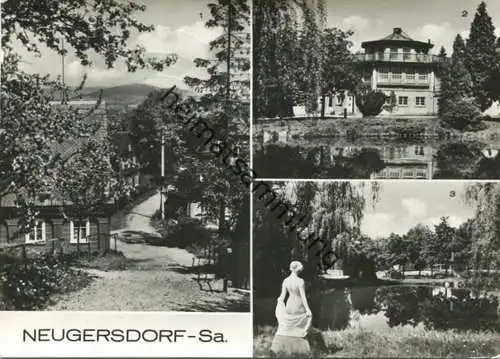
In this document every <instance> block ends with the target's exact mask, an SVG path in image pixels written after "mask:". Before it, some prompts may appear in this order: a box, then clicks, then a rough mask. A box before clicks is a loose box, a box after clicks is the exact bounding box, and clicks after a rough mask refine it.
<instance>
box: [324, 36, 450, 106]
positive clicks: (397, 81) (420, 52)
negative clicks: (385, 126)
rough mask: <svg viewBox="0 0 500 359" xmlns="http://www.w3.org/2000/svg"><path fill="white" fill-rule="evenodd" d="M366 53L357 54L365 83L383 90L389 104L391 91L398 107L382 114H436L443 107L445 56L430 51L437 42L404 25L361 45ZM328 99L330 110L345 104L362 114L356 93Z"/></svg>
mask: <svg viewBox="0 0 500 359" xmlns="http://www.w3.org/2000/svg"><path fill="white" fill-rule="evenodd" d="M361 47H362V48H363V49H364V52H362V53H358V54H356V55H355V56H356V58H357V60H358V62H359V66H360V67H359V68H360V71H361V72H362V79H363V82H364V83H365V84H367V85H369V86H370V87H371V89H372V90H380V91H383V92H384V93H385V95H386V99H387V103H386V104H387V105H389V104H390V96H391V92H392V91H394V94H395V95H396V106H395V107H394V108H392V110H391V111H383V113H382V114H385V115H392V116H399V115H410V116H435V115H437V113H438V107H439V91H440V80H439V76H438V71H437V70H438V68H439V64H440V63H441V62H443V61H444V60H445V59H443V58H441V57H439V56H437V55H433V54H430V50H431V49H432V48H433V47H434V45H433V44H432V43H431V42H430V40H427V41H418V40H414V39H412V38H411V37H410V36H409V35H408V34H407V33H405V32H404V31H403V30H402V29H401V28H400V27H395V28H394V29H393V31H392V33H391V34H389V35H387V36H385V37H383V38H381V39H378V40H371V41H364V42H363V43H362V44H361ZM345 100H346V101H344V97H343V96H342V95H337V98H331V99H327V107H326V113H327V114H328V113H330V112H332V111H335V110H337V111H338V107H339V106H344V108H346V109H347V111H348V114H349V115H353V114H359V110H358V109H357V108H356V106H355V99H354V98H353V96H352V95H351V96H347V97H346V98H345Z"/></svg>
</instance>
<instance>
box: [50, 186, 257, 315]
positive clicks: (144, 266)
mask: <svg viewBox="0 0 500 359" xmlns="http://www.w3.org/2000/svg"><path fill="white" fill-rule="evenodd" d="M159 196H160V195H159V193H157V194H155V195H153V196H152V197H150V198H148V199H147V200H145V201H144V202H142V203H140V204H139V205H138V206H136V207H135V208H134V209H133V210H132V211H131V213H130V215H129V216H128V217H127V225H126V228H123V229H120V230H118V231H115V232H117V233H118V235H119V236H120V237H123V236H129V237H130V236H132V237H133V236H153V237H154V236H159V234H158V233H157V232H156V231H155V229H154V228H153V227H152V226H151V225H150V217H151V216H152V215H153V214H154V212H155V211H156V210H157V208H158V206H159V203H160V197H159ZM117 247H118V250H119V251H121V252H122V253H123V254H124V255H125V256H126V257H127V258H128V259H130V260H131V261H132V262H133V263H134V265H133V268H132V269H127V270H124V271H109V272H104V271H98V270H89V273H90V274H92V275H94V276H95V277H96V280H94V281H93V282H92V283H91V285H90V286H88V287H86V288H84V289H82V290H80V291H78V292H74V293H70V294H67V295H64V296H63V297H61V298H60V300H59V301H58V302H57V303H56V304H55V305H53V306H51V307H50V308H49V309H50V310H105V311H106V310H124V311H249V293H246V292H241V291H237V290H230V292H229V293H223V292H213V293H211V292H210V291H209V290H208V289H209V288H208V286H207V284H203V285H202V287H203V288H200V286H199V284H198V282H196V281H195V280H194V279H193V278H194V277H195V275H194V274H193V273H190V267H191V264H192V258H193V255H192V254H190V253H189V252H187V251H186V250H183V249H179V248H168V247H163V246H161V247H160V246H151V245H147V244H143V243H125V242H123V241H118V244H117ZM212 287H213V289H215V290H220V289H222V283H219V282H214V283H213V284H212Z"/></svg>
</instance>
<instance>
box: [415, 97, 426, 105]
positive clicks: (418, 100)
mask: <svg viewBox="0 0 500 359" xmlns="http://www.w3.org/2000/svg"><path fill="white" fill-rule="evenodd" d="M416 105H417V106H425V97H423V96H417V97H416Z"/></svg>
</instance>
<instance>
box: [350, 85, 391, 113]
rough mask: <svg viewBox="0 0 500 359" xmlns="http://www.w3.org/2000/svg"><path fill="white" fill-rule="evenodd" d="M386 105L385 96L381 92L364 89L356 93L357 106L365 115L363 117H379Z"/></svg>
mask: <svg viewBox="0 0 500 359" xmlns="http://www.w3.org/2000/svg"><path fill="white" fill-rule="evenodd" d="M384 104H385V94H384V93H383V92H382V91H380V90H376V91H374V90H371V89H369V88H362V89H360V90H358V91H357V93H356V106H358V108H359V110H360V111H361V113H362V114H363V117H368V116H377V115H378V114H379V113H380V112H381V111H382V106H384Z"/></svg>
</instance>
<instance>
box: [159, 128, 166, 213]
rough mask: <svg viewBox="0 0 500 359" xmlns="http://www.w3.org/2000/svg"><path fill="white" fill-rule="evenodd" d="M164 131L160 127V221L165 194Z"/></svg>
mask: <svg viewBox="0 0 500 359" xmlns="http://www.w3.org/2000/svg"><path fill="white" fill-rule="evenodd" d="M164 182H165V130H164V128H163V126H162V127H161V187H160V201H161V203H160V211H161V219H162V220H164V219H165V208H164V207H165V203H164V202H165V201H164V200H163V193H164V192H165V183H164Z"/></svg>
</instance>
